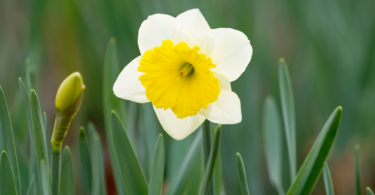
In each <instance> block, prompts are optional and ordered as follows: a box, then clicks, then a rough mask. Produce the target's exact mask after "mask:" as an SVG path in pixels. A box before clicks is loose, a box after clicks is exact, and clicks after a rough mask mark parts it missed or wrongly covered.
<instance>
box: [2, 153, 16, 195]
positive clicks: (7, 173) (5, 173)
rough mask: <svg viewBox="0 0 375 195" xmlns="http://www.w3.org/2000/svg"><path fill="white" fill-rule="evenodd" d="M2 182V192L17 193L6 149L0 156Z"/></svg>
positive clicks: (9, 194) (14, 194)
mask: <svg viewBox="0 0 375 195" xmlns="http://www.w3.org/2000/svg"><path fill="white" fill-rule="evenodd" d="M0 184H1V185H0V194H4V195H5V194H6V195H17V190H16V184H15V182H14V177H13V172H12V166H11V163H10V161H9V157H8V155H7V153H6V152H5V151H3V152H2V153H1V158H0Z"/></svg>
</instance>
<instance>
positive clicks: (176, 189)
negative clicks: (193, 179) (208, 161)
mask: <svg viewBox="0 0 375 195" xmlns="http://www.w3.org/2000/svg"><path fill="white" fill-rule="evenodd" d="M201 142H202V134H201V133H199V134H197V136H196V137H195V139H194V141H193V143H192V144H191V147H190V149H189V152H188V153H187V155H186V156H185V158H184V160H183V161H182V162H183V164H181V166H180V168H179V169H178V170H179V172H178V174H177V176H176V178H175V179H174V180H173V181H171V185H170V189H169V190H168V193H167V195H174V194H182V192H183V190H184V187H185V186H184V184H185V183H186V181H187V180H188V178H189V175H190V171H191V170H192V168H193V166H194V162H195V160H196V159H197V157H198V155H199V154H200V151H201V149H202V148H201V147H200V146H201Z"/></svg>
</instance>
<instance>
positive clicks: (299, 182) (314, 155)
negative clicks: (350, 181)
mask: <svg viewBox="0 0 375 195" xmlns="http://www.w3.org/2000/svg"><path fill="white" fill-rule="evenodd" d="M341 114H342V108H341V107H338V108H336V109H335V110H334V111H333V113H332V114H331V116H330V117H329V118H328V120H327V122H326V123H325V125H324V126H323V129H322V130H321V131H320V133H319V136H318V138H317V139H316V141H315V143H314V145H313V147H312V148H311V150H310V152H309V154H308V155H307V157H306V158H305V161H304V162H303V164H302V167H301V169H300V170H299V172H298V175H297V177H296V179H295V180H294V182H293V183H292V185H291V187H290V188H289V190H288V193H287V194H288V195H299V194H310V193H311V191H312V189H313V188H314V186H315V184H316V182H317V180H318V178H319V176H320V173H321V172H322V169H323V164H324V162H325V161H326V159H327V157H328V155H329V152H330V151H331V148H332V145H333V142H334V141H335V139H336V135H337V131H338V128H339V125H340V120H341Z"/></svg>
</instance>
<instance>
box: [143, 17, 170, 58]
mask: <svg viewBox="0 0 375 195" xmlns="http://www.w3.org/2000/svg"><path fill="white" fill-rule="evenodd" d="M174 22H175V18H174V17H172V16H169V15H165V14H154V15H151V16H149V17H148V18H147V20H145V21H143V22H142V24H141V27H140V28H139V33H138V46H139V50H140V51H141V54H142V55H143V53H144V52H146V51H147V50H150V49H153V48H154V47H156V46H157V47H158V46H160V45H161V44H162V41H163V40H167V39H172V35H173V31H174Z"/></svg>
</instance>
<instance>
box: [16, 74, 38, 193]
mask: <svg viewBox="0 0 375 195" xmlns="http://www.w3.org/2000/svg"><path fill="white" fill-rule="evenodd" d="M18 84H19V87H20V91H21V96H22V99H23V102H24V107H25V112H26V118H27V124H28V130H29V136H30V146H31V147H30V154H31V156H30V175H33V174H34V175H35V183H36V185H35V186H36V192H41V191H42V190H41V187H42V184H41V179H40V175H39V171H38V169H39V167H38V164H39V161H38V160H37V159H38V157H37V153H36V144H35V138H34V137H35V136H34V130H33V129H34V128H33V119H32V116H31V103H30V93H29V90H27V89H26V87H25V85H24V83H23V81H22V79H21V78H19V79H18ZM38 144H40V143H38ZM32 193H34V191H32Z"/></svg>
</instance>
